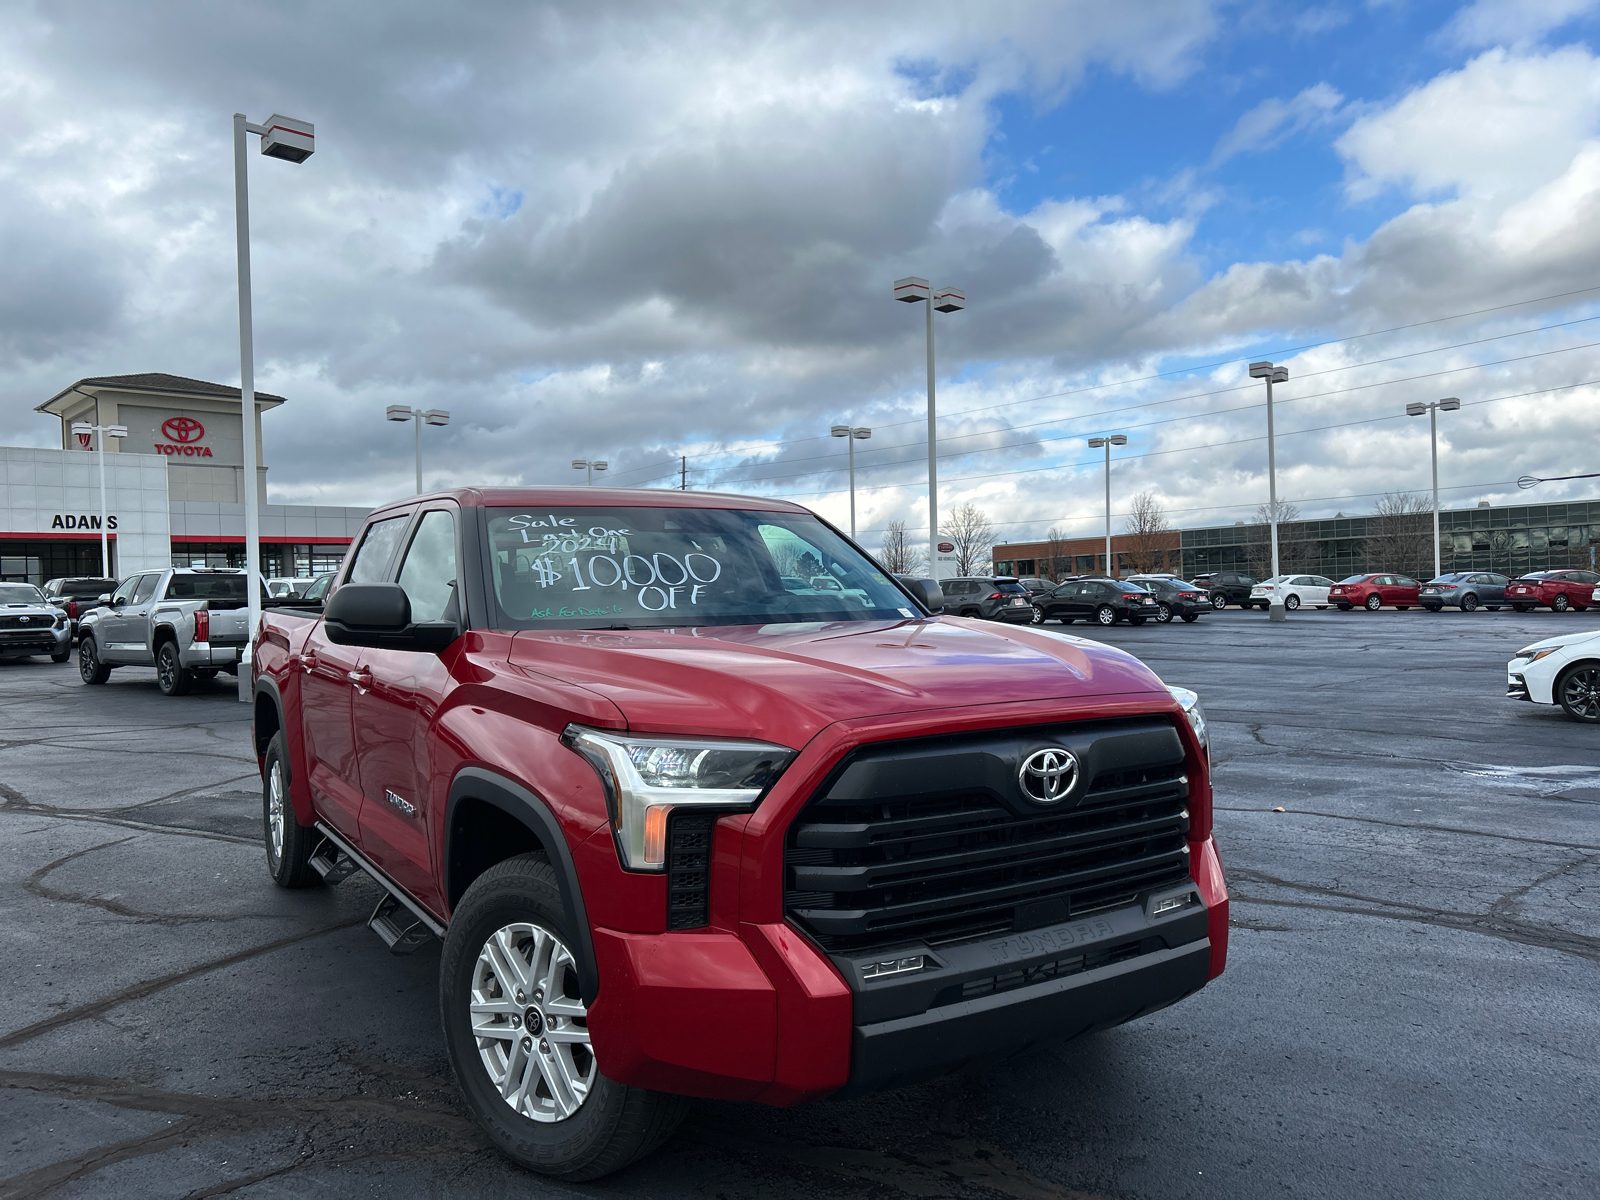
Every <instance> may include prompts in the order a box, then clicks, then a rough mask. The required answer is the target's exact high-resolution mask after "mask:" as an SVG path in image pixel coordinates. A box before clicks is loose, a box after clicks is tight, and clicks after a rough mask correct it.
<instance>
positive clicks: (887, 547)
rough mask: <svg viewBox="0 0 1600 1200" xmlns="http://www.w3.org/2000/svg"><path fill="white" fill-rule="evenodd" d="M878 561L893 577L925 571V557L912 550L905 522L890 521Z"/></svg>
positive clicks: (884, 532)
mask: <svg viewBox="0 0 1600 1200" xmlns="http://www.w3.org/2000/svg"><path fill="white" fill-rule="evenodd" d="M878 561H879V562H881V563H882V564H883V569H884V570H885V571H888V572H889V574H891V575H915V574H917V573H918V572H919V571H921V570H922V569H923V565H922V564H923V555H922V554H920V553H918V552H917V551H916V550H913V549H912V547H911V539H910V538H909V537H908V536H907V535H906V523H905V522H904V521H890V522H889V527H888V528H887V529H885V530H884V531H883V548H882V549H881V550H880V551H879V552H878Z"/></svg>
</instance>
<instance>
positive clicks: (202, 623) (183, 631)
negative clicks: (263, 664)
mask: <svg viewBox="0 0 1600 1200" xmlns="http://www.w3.org/2000/svg"><path fill="white" fill-rule="evenodd" d="M244 589H245V573H244V572H243V571H239V570H230V569H224V568H216V569H209V568H203V567H172V568H170V569H168V570H165V571H146V572H144V573H142V574H139V575H132V576H130V577H128V578H127V579H124V580H123V581H122V583H121V584H120V585H119V586H118V588H117V590H116V591H115V592H113V593H111V594H110V595H109V596H102V597H101V598H100V603H99V605H98V606H96V607H95V608H94V609H93V610H92V611H91V612H89V613H88V614H87V615H86V616H84V617H83V618H82V619H81V620H80V621H79V622H78V673H79V674H80V675H81V676H82V677H83V681H84V683H104V682H105V681H106V680H107V679H109V678H110V677H111V670H112V668H113V667H122V666H129V667H154V668H155V669H156V685H157V686H158V687H160V689H161V691H162V692H163V693H164V694H165V695H168V696H181V695H183V694H184V693H185V692H187V691H188V690H189V689H190V688H191V687H193V686H194V683H195V680H197V679H210V678H212V677H213V676H215V675H216V673H217V672H218V671H228V672H230V673H233V674H236V673H237V672H238V669H239V655H240V651H242V650H243V649H244V645H245V641H246V638H247V625H248V622H249V613H248V610H247V608H246V593H245V590H244ZM265 599H266V593H265V588H264V587H263V590H262V600H263V602H264V601H265Z"/></svg>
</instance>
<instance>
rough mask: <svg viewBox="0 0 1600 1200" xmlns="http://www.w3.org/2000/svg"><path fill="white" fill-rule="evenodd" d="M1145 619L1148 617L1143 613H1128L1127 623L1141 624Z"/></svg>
mask: <svg viewBox="0 0 1600 1200" xmlns="http://www.w3.org/2000/svg"><path fill="white" fill-rule="evenodd" d="M1147 620H1149V618H1148V617H1146V616H1145V615H1144V614H1143V613H1129V614H1128V624H1129V625H1143V624H1144V623H1145V622H1146V621H1147Z"/></svg>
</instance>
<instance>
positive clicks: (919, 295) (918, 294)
mask: <svg viewBox="0 0 1600 1200" xmlns="http://www.w3.org/2000/svg"><path fill="white" fill-rule="evenodd" d="M894 298H895V299H896V300H900V301H903V302H904V303H906V304H919V303H921V302H922V301H924V300H926V301H927V302H928V308H927V318H928V574H930V575H934V576H937V574H938V572H937V570H936V564H937V562H938V557H937V555H938V543H939V463H938V457H939V450H938V447H939V435H938V420H937V417H936V416H935V410H934V399H933V314H934V311H935V310H937V311H939V312H959V311H960V310H962V309H963V308H965V307H966V306H967V294H966V293H965V292H963V291H962V290H961V289H960V288H953V287H945V288H940V289H939V290H938V291H937V292H936V291H934V290H933V289H932V288H931V287H930V286H929V285H928V281H927V280H926V279H922V278H920V277H918V276H916V275H907V276H906V277H905V278H904V279H896V280H895V281H894Z"/></svg>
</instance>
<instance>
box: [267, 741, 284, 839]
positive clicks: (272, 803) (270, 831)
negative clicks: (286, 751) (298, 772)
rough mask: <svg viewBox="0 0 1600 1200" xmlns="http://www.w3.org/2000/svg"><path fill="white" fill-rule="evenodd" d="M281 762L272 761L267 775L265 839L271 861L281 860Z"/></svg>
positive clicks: (282, 806)
mask: <svg viewBox="0 0 1600 1200" xmlns="http://www.w3.org/2000/svg"><path fill="white" fill-rule="evenodd" d="M284 790H285V788H284V779H283V762H282V760H280V759H273V761H272V770H271V772H269V773H268V775H267V837H268V838H269V839H271V845H272V861H273V862H274V863H277V862H280V861H281V860H282V859H283V835H284V821H285V817H284V815H283V809H284V803H285V801H286V799H287V797H285V796H284Z"/></svg>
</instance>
